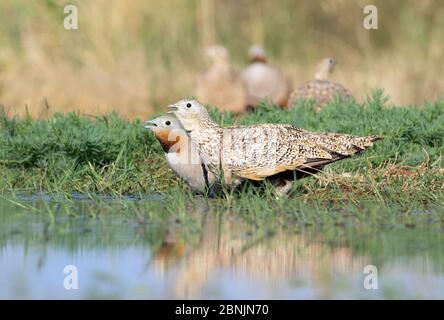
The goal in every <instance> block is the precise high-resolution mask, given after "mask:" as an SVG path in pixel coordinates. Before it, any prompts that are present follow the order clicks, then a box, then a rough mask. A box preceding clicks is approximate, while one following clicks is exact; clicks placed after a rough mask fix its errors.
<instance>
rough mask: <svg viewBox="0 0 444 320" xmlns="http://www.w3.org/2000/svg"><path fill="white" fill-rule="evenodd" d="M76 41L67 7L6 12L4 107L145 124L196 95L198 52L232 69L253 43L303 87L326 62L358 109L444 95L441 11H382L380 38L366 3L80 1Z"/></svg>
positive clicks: (19, 7)
mask: <svg viewBox="0 0 444 320" xmlns="http://www.w3.org/2000/svg"><path fill="white" fill-rule="evenodd" d="M72 2H73V3H74V4H76V5H78V8H79V15H80V16H79V27H80V29H79V30H76V31H66V30H64V29H63V18H64V16H63V8H62V6H63V5H64V4H65V3H64V1H61V0H48V1H46V2H43V1H39V2H29V1H25V0H18V1H3V2H2V3H1V4H0V19H1V20H2V28H1V29H0V39H1V40H0V43H1V47H0V103H1V104H3V105H6V107H7V108H9V109H11V110H13V111H14V112H16V113H23V112H25V110H26V109H25V106H27V108H28V110H29V112H30V113H31V114H33V115H35V116H44V115H46V114H47V113H48V110H46V106H47V105H48V104H50V105H52V106H57V107H56V108H55V109H51V110H49V113H51V112H53V111H69V110H77V109H79V110H82V111H84V112H85V113H91V114H96V113H104V112H109V111H110V110H118V111H119V112H120V113H122V114H124V115H126V116H129V117H146V116H147V115H148V114H149V113H152V112H154V111H155V110H158V109H159V108H161V107H162V106H164V105H165V104H166V103H169V102H171V101H174V100H177V99H179V98H181V97H183V96H189V95H192V94H193V93H194V85H195V78H196V75H197V74H198V73H199V72H200V71H201V70H202V68H203V66H202V47H203V46H206V45H208V44H210V43H214V42H219V43H222V44H224V45H226V46H227V47H228V48H229V49H230V51H231V53H232V56H233V60H234V62H235V64H236V65H237V66H238V67H240V66H242V65H244V64H245V63H246V50H247V48H248V46H249V45H250V44H252V43H261V44H263V45H265V47H266V48H267V49H268V51H269V53H270V56H271V60H272V61H273V62H274V63H276V64H279V65H281V66H282V68H283V69H285V71H286V72H287V73H288V74H289V75H290V77H291V78H292V79H293V82H294V83H295V84H299V83H301V82H303V81H305V80H307V79H310V78H311V77H312V73H313V66H314V64H315V63H316V61H317V60H318V59H319V58H322V57H324V56H335V57H336V59H337V60H338V61H339V66H338V69H337V72H336V74H335V75H334V77H333V79H334V80H337V81H339V82H341V83H343V84H345V85H346V86H348V87H350V89H351V90H352V91H353V92H354V93H355V94H356V96H357V97H358V98H359V99H360V100H362V99H363V98H364V97H365V96H366V95H367V94H368V93H369V92H370V90H371V89H372V88H375V87H380V88H384V89H385V90H386V92H387V93H388V94H389V95H390V96H391V97H392V102H393V103H395V104H398V105H405V104H422V103H423V101H424V100H435V99H436V98H437V97H438V96H439V95H440V93H442V91H443V88H444V80H443V77H442V74H443V71H444V70H443V68H444V66H443V64H442V63H441V57H442V52H443V44H442V38H443V32H444V31H443V30H444V28H443V24H444V19H443V17H444V4H443V3H442V2H441V1H439V0H427V1H421V2H416V1H411V0H409V1H391V2H387V1H381V0H379V1H375V4H376V5H377V6H378V8H379V14H380V17H379V25H380V29H379V30H378V31H372V32H370V31H366V30H364V28H363V27H362V18H363V14H362V6H363V4H364V3H365V2H364V1H359V2H355V1H351V0H342V1H335V2H334V3H333V2H321V1H310V2H300V1H291V0H283V1H279V2H274V1H269V0H261V1H250V0H246V1H224V2H222V1H217V0H212V1H198V0H194V1H191V0H190V1H182V0H167V1H162V2H151V1H149V2H147V1H141V0H133V1H131V2H128V1H123V0H108V1H105V0H97V1H93V2H92V1H81V0H76V1H72ZM215 13H217V14H215Z"/></svg>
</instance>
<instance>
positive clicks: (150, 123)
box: [143, 120, 157, 129]
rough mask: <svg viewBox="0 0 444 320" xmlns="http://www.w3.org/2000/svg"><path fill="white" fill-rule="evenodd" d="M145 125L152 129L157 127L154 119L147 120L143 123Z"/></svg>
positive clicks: (146, 127)
mask: <svg viewBox="0 0 444 320" xmlns="http://www.w3.org/2000/svg"><path fill="white" fill-rule="evenodd" d="M143 127H144V128H145V129H152V128H154V127H157V124H156V123H155V122H154V121H150V120H147V121H145V122H144V123H143Z"/></svg>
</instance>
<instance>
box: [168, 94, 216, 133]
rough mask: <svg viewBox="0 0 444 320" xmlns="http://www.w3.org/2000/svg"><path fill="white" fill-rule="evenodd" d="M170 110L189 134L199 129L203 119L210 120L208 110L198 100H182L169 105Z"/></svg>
mask: <svg viewBox="0 0 444 320" xmlns="http://www.w3.org/2000/svg"><path fill="white" fill-rule="evenodd" d="M168 109H169V110H170V112H171V113H172V114H174V115H175V116H176V117H177V119H179V121H180V123H181V124H182V126H183V128H184V129H185V130H186V131H187V132H191V131H193V130H195V129H198V128H199V124H200V121H201V120H202V119H210V116H209V114H208V111H207V109H205V107H204V106H203V105H202V104H200V103H199V102H198V101H197V100H180V101H178V102H176V103H174V104H171V105H169V106H168Z"/></svg>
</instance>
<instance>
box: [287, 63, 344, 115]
mask: <svg viewBox="0 0 444 320" xmlns="http://www.w3.org/2000/svg"><path fill="white" fill-rule="evenodd" d="M335 66H336V61H335V60H334V59H333V58H325V59H323V60H322V61H321V62H319V64H318V65H317V67H316V73H315V79H314V80H313V81H310V82H307V83H304V84H303V85H301V86H300V87H299V88H297V89H296V90H295V91H293V92H292V94H291V96H290V99H289V101H288V106H289V107H290V108H292V107H294V106H295V104H296V103H297V102H298V101H299V100H310V99H312V100H314V101H315V108H316V111H319V110H321V109H322V108H323V107H324V106H326V105H327V104H328V103H329V102H330V101H333V100H334V99H335V98H336V97H338V96H339V97H340V98H341V99H353V95H352V93H351V92H350V91H349V90H348V89H347V88H345V87H344V86H342V85H341V84H339V83H336V82H333V81H330V80H327V78H328V75H329V74H331V73H332V72H333V71H334V68H335Z"/></svg>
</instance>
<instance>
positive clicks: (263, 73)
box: [241, 46, 292, 107]
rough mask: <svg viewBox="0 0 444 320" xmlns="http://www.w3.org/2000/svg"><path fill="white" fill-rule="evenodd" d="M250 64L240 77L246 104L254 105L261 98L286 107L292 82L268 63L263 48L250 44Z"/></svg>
mask: <svg viewBox="0 0 444 320" xmlns="http://www.w3.org/2000/svg"><path fill="white" fill-rule="evenodd" d="M248 57H249V60H250V64H249V65H248V66H247V67H246V68H245V69H244V70H243V71H242V73H241V75H242V79H243V81H244V83H245V86H246V89H247V97H248V100H247V104H248V106H249V107H256V106H257V105H258V104H259V102H260V101H261V100H265V101H268V102H270V103H272V104H274V105H279V106H281V107H286V106H287V103H288V99H289V96H290V93H291V91H292V84H291V81H290V80H289V78H287V77H286V76H285V75H284V73H283V72H282V70H281V69H279V68H278V67H277V66H274V65H272V64H270V63H268V58H267V55H266V53H265V50H264V48H263V47H261V46H252V47H251V48H250V49H249V51H248Z"/></svg>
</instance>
